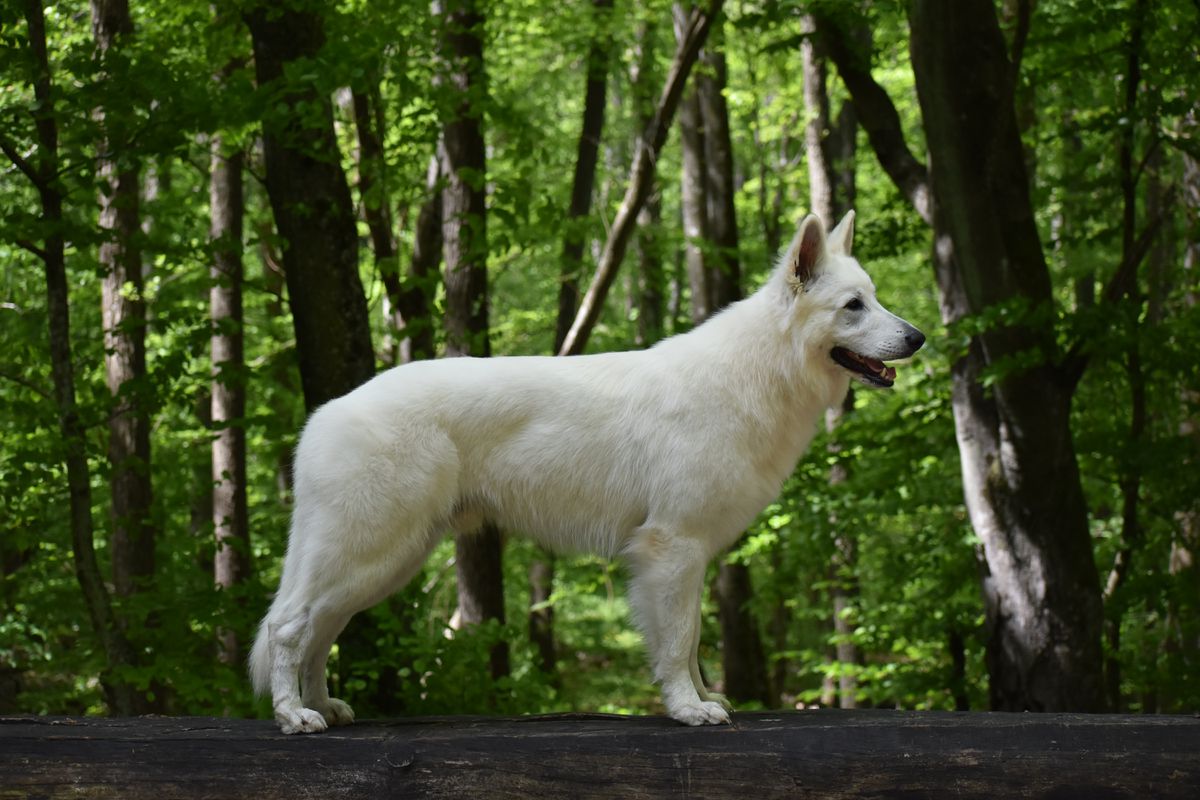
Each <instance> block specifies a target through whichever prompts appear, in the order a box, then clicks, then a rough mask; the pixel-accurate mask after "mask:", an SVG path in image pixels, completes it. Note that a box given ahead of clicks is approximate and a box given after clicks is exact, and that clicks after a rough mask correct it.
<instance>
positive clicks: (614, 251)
mask: <svg viewBox="0 0 1200 800" xmlns="http://www.w3.org/2000/svg"><path fill="white" fill-rule="evenodd" d="M722 2H723V0H709V3H708V7H707V8H706V9H703V10H702V9H700V8H694V9H692V13H691V16H690V17H689V18H688V21H687V24H686V25H685V26H684V29H683V36H682V37H681V38H680V40H679V46H678V47H677V48H676V50H675V57H674V59H672V61H671V69H670V72H668V73H667V80H666V83H665V84H664V86H663V91H662V95H661V96H660V98H659V101H658V106H657V107H656V108H655V110H654V116H653V117H651V118H650V123H649V124H648V125H647V126H646V130H645V131H643V132H642V135H641V136H640V137H639V138H638V141H637V145H636V147H637V152H636V153H635V155H634V159H633V166H632V167H630V170H629V188H628V189H627V190H626V191H625V197H624V199H623V200H622V201H621V207H620V208H619V209H618V210H617V215H616V218H615V219H614V220H613V226H612V231H611V232H610V233H609V235H608V238H607V240H605V242H604V250H603V251H602V252H601V254H600V259H599V261H598V262H597V264H596V272H595V274H594V275H593V276H592V283H591V285H590V286H589V287H588V290H587V294H585V295H584V297H583V300H582V301H580V303H579V310H578V311H577V312H576V313H575V321H574V322H573V323H572V324H571V329H570V330H569V331H568V332H567V335H566V338H565V339H563V343H562V346H561V347H560V348H559V350H558V354H559V355H562V356H570V355H578V354H579V353H582V352H583V348H584V347H586V346H587V340H588V336H589V335H590V334H591V332H592V328H593V327H594V326H595V324H596V320H597V319H599V318H600V311H601V309H603V307H604V298H605V297H606V296H607V295H608V290H609V287H611V286H612V282H613V279H614V278H616V275H617V268H618V267H620V265H621V260H622V259H623V258H624V257H625V249H626V247H628V245H629V237H630V236H631V235H632V234H633V230H634V228H635V227H636V223H637V216H638V212H639V211H641V209H642V206H643V205H644V204H645V202H646V198H647V196H648V195H649V194H650V187H651V184H652V183H653V178H654V173H655V168H656V162H657V161H658V155H659V153H660V152H662V148H663V145H664V144H666V141H667V135H668V133H670V130H671V122H672V120H673V119H674V118H675V111H676V109H677V108H678V107H679V101H680V98H681V97H682V96H683V88H684V85H685V84H686V83H687V77H688V74H689V73H690V72H691V70H692V65H694V64H695V63H696V58H697V56H698V55H699V54H700V48H701V47H703V46H704V42H705V40H706V39H707V38H708V31H709V29H710V28H711V27H712V22H713V19H714V18H715V17H716V16H717V14H719V13H721V5H722Z"/></svg>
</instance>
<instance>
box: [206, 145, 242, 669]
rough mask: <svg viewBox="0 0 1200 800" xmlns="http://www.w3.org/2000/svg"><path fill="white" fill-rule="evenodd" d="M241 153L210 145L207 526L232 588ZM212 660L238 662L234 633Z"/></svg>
mask: <svg viewBox="0 0 1200 800" xmlns="http://www.w3.org/2000/svg"><path fill="white" fill-rule="evenodd" d="M244 160H245V154H244V153H243V152H242V151H241V150H240V149H238V150H234V151H232V152H230V151H229V150H228V148H227V147H226V145H225V142H224V139H223V137H222V136H219V135H218V136H214V137H213V139H212V161H211V176H210V184H209V197H210V199H209V207H210V209H211V213H212V221H211V226H210V229H209V236H210V239H211V241H212V248H213V264H212V271H211V276H212V289H211V290H210V293H209V304H210V306H211V313H212V324H213V333H212V345H211V347H212V374H213V381H212V417H211V421H212V430H213V432H214V433H215V436H214V438H213V443H212V486H213V493H212V500H213V502H212V523H213V535H214V537H215V540H216V553H215V555H214V556H213V580H214V582H215V583H216V585H217V586H219V587H221V588H222V589H232V588H233V587H235V586H237V585H238V584H240V583H242V582H244V581H245V580H246V577H247V576H248V575H249V573H250V530H249V524H248V521H247V511H246V428H245V416H246V379H245V357H244V347H243V333H242V319H243V317H242V282H243V266H242V221H243V218H244V215H245V200H244V196H243V191H242V166H243V162H244ZM217 640H218V644H219V651H218V658H219V659H220V660H221V662H222V663H224V664H228V665H236V664H239V663H241V648H240V643H239V641H238V634H237V631H236V630H234V629H233V628H227V627H224V626H222V627H220V628H218V630H217Z"/></svg>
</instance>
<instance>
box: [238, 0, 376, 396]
mask: <svg viewBox="0 0 1200 800" xmlns="http://www.w3.org/2000/svg"><path fill="white" fill-rule="evenodd" d="M245 19H246V24H247V26H248V27H249V28H250V34H251V38H252V40H253V44H254V65H255V73H256V76H257V79H258V86H259V90H260V92H262V93H263V96H264V101H263V102H264V103H266V104H269V105H270V106H271V107H272V109H273V110H272V112H271V113H269V114H267V115H265V116H264V119H263V152H264V155H265V159H266V173H267V174H266V183H267V194H268V195H269V197H270V200H271V209H272V210H273V212H274V215H275V224H276V227H277V228H278V230H279V234H280V236H281V237H282V238H283V240H284V247H283V269H284V274H285V276H286V278H287V287H288V298H289V302H290V304H291V309H292V321H293V325H294V327H295V331H296V350H297V355H298V358H299V362H300V381H301V384H302V386H303V390H304V402H305V406H306V407H307V408H308V410H309V411H312V410H313V409H315V408H317V407H318V406H320V405H322V404H323V403H325V402H326V401H328V400H332V399H333V398H335V397H340V396H341V395H343V394H345V393H346V392H349V391H350V390H351V389H353V388H354V387H356V386H358V385H359V384H361V383H363V382H365V381H366V380H368V379H369V378H370V377H371V376H372V375H373V374H374V372H375V355H374V351H373V350H372V348H371V332H370V328H369V325H368V317H367V303H366V297H365V295H364V294H363V287H362V280H361V279H360V277H359V274H358V234H357V231H356V228H355V221H354V206H353V203H352V201H351V198H350V188H349V186H348V185H347V183H346V175H345V173H344V172H343V170H342V164H341V157H340V154H339V153H338V146H337V140H336V138H335V137H334V130H333V108H332V104H331V101H330V99H329V96H328V94H327V93H326V92H325V91H323V90H322V89H321V88H319V87H318V86H316V85H313V84H311V83H307V82H304V80H303V79H299V78H296V79H292V78H288V77H285V69H287V68H289V66H291V67H294V66H295V65H298V64H304V63H307V62H311V61H312V60H313V59H314V58H316V57H317V55H318V53H319V52H320V51H321V48H322V47H323V46H324V44H325V31H324V21H323V19H322V17H321V16H320V14H319V13H318V12H317V11H314V10H312V9H311V7H310V6H306V5H304V4H300V3H294V2H288V3H285V4H283V5H282V7H281V6H280V5H279V4H270V5H267V4H262V5H257V6H255V7H253V8H251V9H249V10H248V11H247V12H246V13H245ZM288 71H289V72H293V71H294V69H289V70H288Z"/></svg>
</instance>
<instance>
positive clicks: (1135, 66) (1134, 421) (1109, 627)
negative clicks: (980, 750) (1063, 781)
mask: <svg viewBox="0 0 1200 800" xmlns="http://www.w3.org/2000/svg"><path fill="white" fill-rule="evenodd" d="M1132 13H1133V19H1132V26H1131V32H1130V38H1129V42H1128V50H1127V58H1126V72H1125V81H1124V85H1125V117H1126V119H1127V120H1129V122H1128V124H1126V125H1124V126H1122V127H1121V134H1120V143H1119V145H1118V148H1117V151H1118V152H1117V161H1118V164H1119V170H1120V183H1121V198H1122V214H1121V254H1122V259H1123V260H1128V259H1129V258H1130V256H1131V254H1132V252H1133V248H1134V246H1135V243H1136V239H1137V176H1136V174H1135V172H1134V165H1133V161H1134V155H1135V154H1134V152H1133V151H1134V134H1135V128H1134V125H1135V123H1134V120H1136V119H1137V117H1136V116H1135V115H1136V113H1137V95H1138V91H1139V88H1140V84H1141V58H1142V28H1143V23H1144V20H1145V13H1146V2H1145V0H1138V2H1136V3H1135V4H1134V7H1133V12H1132ZM1124 294H1125V299H1126V300H1127V301H1128V302H1130V303H1133V304H1134V305H1136V306H1138V308H1139V309H1140V307H1141V305H1142V302H1143V298H1142V297H1141V293H1140V292H1139V291H1138V290H1137V287H1136V282H1130V285H1129V286H1128V287H1127V288H1126V291H1125V292H1124ZM1140 316H1141V314H1140V313H1138V314H1133V315H1129V316H1128V317H1126V318H1127V319H1129V320H1130V322H1129V325H1130V329H1129V330H1128V331H1126V334H1127V336H1128V344H1127V346H1126V354H1125V356H1126V357H1125V376H1126V379H1127V380H1128V381H1129V392H1130V406H1129V407H1130V411H1129V414H1130V417H1129V440H1128V448H1129V450H1130V451H1131V452H1136V450H1137V447H1138V445H1139V443H1140V442H1141V439H1142V437H1143V435H1144V433H1145V429H1146V377H1145V374H1144V372H1143V370H1142V357H1141V352H1140V345H1139V343H1138V342H1139V339H1140V338H1141V330H1140V328H1141V324H1140V322H1139V319H1140ZM1118 483H1119V485H1120V487H1121V540H1122V544H1121V549H1120V551H1119V552H1118V553H1117V558H1116V563H1114V564H1113V567H1112V570H1111V572H1110V573H1109V576H1108V580H1107V581H1106V582H1105V586H1104V595H1103V599H1104V611H1105V622H1104V627H1105V638H1106V639H1107V640H1108V653H1107V658H1106V660H1105V689H1106V692H1107V695H1108V707H1109V708H1110V709H1111V710H1113V711H1122V710H1124V708H1125V699H1124V697H1123V695H1122V693H1121V619H1122V617H1123V616H1124V607H1123V603H1122V602H1121V598H1120V597H1119V596H1118V592H1119V590H1120V588H1121V586H1122V585H1123V584H1124V583H1125V579H1126V577H1127V576H1128V575H1129V572H1130V569H1131V568H1132V566H1133V558H1134V555H1135V553H1136V551H1137V550H1138V548H1139V546H1140V544H1141V541H1142V530H1141V522H1140V520H1139V519H1138V494H1139V493H1140V491H1141V483H1142V475H1141V469H1140V467H1139V466H1138V463H1137V459H1136V458H1128V459H1126V461H1125V463H1124V464H1122V465H1121V468H1120V476H1119V479H1118Z"/></svg>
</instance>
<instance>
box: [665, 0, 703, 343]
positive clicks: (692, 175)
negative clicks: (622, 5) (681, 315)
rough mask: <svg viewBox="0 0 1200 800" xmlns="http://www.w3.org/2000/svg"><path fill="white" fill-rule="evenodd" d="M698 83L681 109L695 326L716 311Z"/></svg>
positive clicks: (678, 20)
mask: <svg viewBox="0 0 1200 800" xmlns="http://www.w3.org/2000/svg"><path fill="white" fill-rule="evenodd" d="M689 11H690V5H684V4H683V3H676V4H675V5H674V7H673V12H674V16H675V38H676V40H677V41H682V38H683V35H684V32H685V30H686V29H685V28H684V26H685V25H686V24H687V19H688V13H689ZM698 84H699V81H698V80H696V79H693V80H692V82H691V84H690V86H689V88H688V90H687V93H686V94H685V95H684V97H683V101H682V103H681V104H680V106H679V148H680V154H681V157H680V160H681V162H682V164H681V169H680V192H679V193H680V198H679V208H680V212H681V213H682V215H683V238H684V244H683V253H684V255H683V258H684V265H685V268H686V270H687V278H688V288H689V290H690V293H691V309H692V324H693V325H699V324H700V323H701V322H703V321H704V320H706V319H708V317H709V316H710V315H711V314H712V312H713V303H712V300H713V297H712V287H711V286H710V285H709V269H708V264H707V261H708V259H706V258H705V248H706V246H707V243H708V241H709V240H710V238H711V237H710V236H709V230H708V198H707V197H706V196H705V186H706V182H707V175H708V169H707V165H706V163H705V154H706V148H705V146H704V115H703V113H702V112H701V109H700V92H699V90H698V88H697V85H698Z"/></svg>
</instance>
